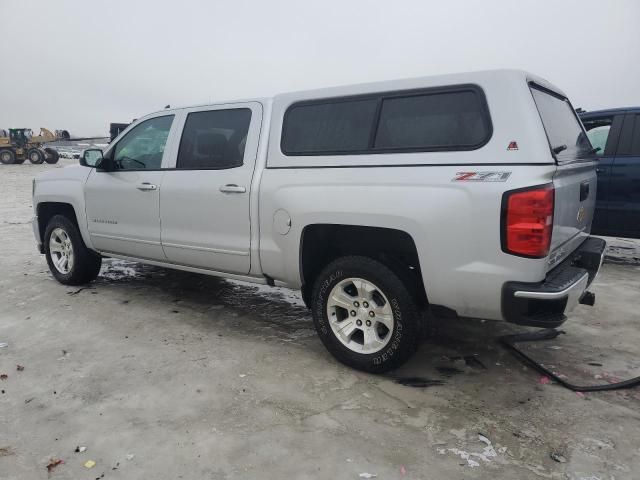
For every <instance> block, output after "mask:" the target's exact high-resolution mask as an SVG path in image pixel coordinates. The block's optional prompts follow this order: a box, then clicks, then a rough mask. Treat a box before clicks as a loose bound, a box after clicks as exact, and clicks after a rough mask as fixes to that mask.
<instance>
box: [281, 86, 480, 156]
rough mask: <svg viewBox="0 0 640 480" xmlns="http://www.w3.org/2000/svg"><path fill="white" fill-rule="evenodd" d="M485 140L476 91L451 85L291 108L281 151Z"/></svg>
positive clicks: (450, 146)
mask: <svg viewBox="0 0 640 480" xmlns="http://www.w3.org/2000/svg"><path fill="white" fill-rule="evenodd" d="M490 137H491V120H490V116H489V112H488V108H487V106H486V101H485V99H484V95H483V93H482V91H481V90H480V89H479V88H478V87H474V86H457V87H450V88H437V89H429V90H421V91H410V92H406V93H405V92H401V93H397V92H390V93H379V94H372V95H364V96H358V97H351V98H340V99H332V100H318V101H312V102H301V103H297V104H293V105H292V106H291V107H289V109H288V110H287V112H286V113H285V116H284V124H283V128H282V140H281V148H282V152H283V153H284V154H285V155H340V154H343V155H349V154H371V153H389V152H416V151H418V152H420V151H438V150H471V149H475V148H479V147H481V146H482V145H484V144H485V143H486V142H487V141H488V140H489V138H490Z"/></svg>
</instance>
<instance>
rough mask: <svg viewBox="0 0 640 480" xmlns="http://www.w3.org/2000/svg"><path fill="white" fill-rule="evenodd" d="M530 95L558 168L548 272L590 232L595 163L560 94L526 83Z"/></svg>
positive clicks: (578, 123)
mask: <svg viewBox="0 0 640 480" xmlns="http://www.w3.org/2000/svg"><path fill="white" fill-rule="evenodd" d="M530 88H531V94H532V95H533V99H534V101H535V103H536V107H537V108H538V112H539V113H540V119H541V120H542V125H543V127H544V130H545V133H546V134H547V139H548V140H549V148H550V154H551V155H552V156H553V158H554V159H555V161H556V164H557V165H558V169H557V171H556V174H555V175H554V178H553V185H554V187H555V207H554V215H553V234H552V237H551V253H550V254H549V263H548V269H551V268H553V267H554V266H555V265H556V264H558V263H559V262H561V261H562V260H564V259H565V258H567V257H568V256H569V255H570V254H571V253H572V252H573V251H574V250H575V249H576V248H578V246H579V245H580V244H581V243H582V242H583V241H584V240H585V238H586V237H587V236H588V235H589V232H590V231H591V222H592V220H593V213H594V210H595V202H596V185H597V177H596V169H595V168H596V163H595V160H594V157H593V151H592V148H593V147H592V146H591V143H590V142H589V138H588V137H587V135H586V133H585V131H584V129H583V128H582V124H581V123H580V121H579V120H578V117H577V115H576V113H575V111H574V109H573V107H572V106H571V103H570V102H569V100H568V99H567V98H566V97H564V96H563V95H561V94H559V93H557V92H554V91H552V90H549V89H548V88H546V87H542V86H539V85H537V84H535V83H530Z"/></svg>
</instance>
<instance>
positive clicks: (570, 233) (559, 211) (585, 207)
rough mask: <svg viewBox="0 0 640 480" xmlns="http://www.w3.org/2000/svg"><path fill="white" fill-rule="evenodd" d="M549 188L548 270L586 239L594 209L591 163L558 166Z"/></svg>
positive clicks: (594, 189) (594, 193)
mask: <svg viewBox="0 0 640 480" xmlns="http://www.w3.org/2000/svg"><path fill="white" fill-rule="evenodd" d="M553 185H554V187H555V207H554V211H553V233H552V235H551V253H550V254H549V265H548V269H551V268H553V267H554V266H555V265H556V264H557V263H559V262H561V261H562V260H564V259H565V258H566V257H567V256H569V254H571V252H573V251H574V250H575V249H576V248H578V247H579V246H580V244H581V243H582V242H583V241H584V240H585V239H586V237H588V236H589V232H590V231H591V222H592V221H593V213H594V211H595V205H596V186H597V177H596V169H595V163H594V162H577V163H569V164H565V165H559V166H558V170H557V171H556V174H555V175H554V177H553Z"/></svg>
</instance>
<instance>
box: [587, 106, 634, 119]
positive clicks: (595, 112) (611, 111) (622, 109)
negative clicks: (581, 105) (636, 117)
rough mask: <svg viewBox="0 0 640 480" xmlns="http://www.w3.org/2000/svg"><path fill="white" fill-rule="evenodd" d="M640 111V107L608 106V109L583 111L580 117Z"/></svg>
mask: <svg viewBox="0 0 640 480" xmlns="http://www.w3.org/2000/svg"><path fill="white" fill-rule="evenodd" d="M627 112H629V113H640V107H619V108H608V109H606V110H592V111H589V112H581V113H580V118H588V117H599V116H601V115H615V114H616V113H627Z"/></svg>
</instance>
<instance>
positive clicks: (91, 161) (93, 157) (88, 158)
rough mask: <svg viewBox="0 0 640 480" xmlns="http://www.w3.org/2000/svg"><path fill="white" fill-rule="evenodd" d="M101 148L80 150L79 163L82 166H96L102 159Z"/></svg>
mask: <svg viewBox="0 0 640 480" xmlns="http://www.w3.org/2000/svg"><path fill="white" fill-rule="evenodd" d="M102 158H103V157H102V150H100V149H99V148H88V149H87V150H85V151H84V152H82V156H81V157H80V165H82V166H83V167H97V165H98V163H100V160H102Z"/></svg>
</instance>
